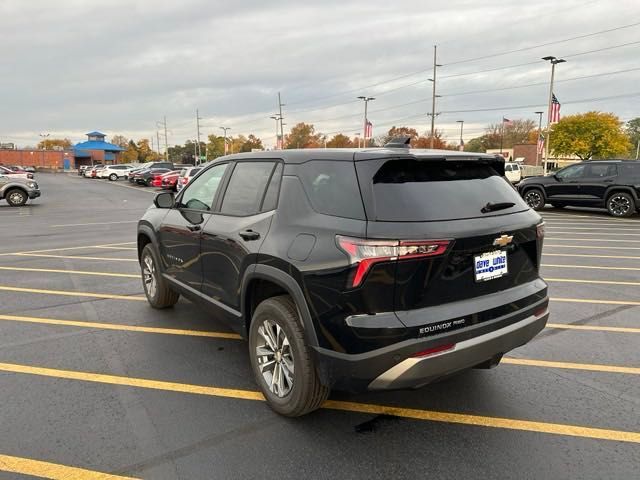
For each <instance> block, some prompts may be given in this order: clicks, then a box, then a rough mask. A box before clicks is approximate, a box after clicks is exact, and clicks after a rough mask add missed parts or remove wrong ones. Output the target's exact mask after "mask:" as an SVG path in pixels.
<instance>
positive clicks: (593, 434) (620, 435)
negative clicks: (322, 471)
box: [0, 363, 640, 443]
mask: <svg viewBox="0 0 640 480" xmlns="http://www.w3.org/2000/svg"><path fill="white" fill-rule="evenodd" d="M0 371H4V372H12V373H21V374H28V375H38V376H44V377H51V378H64V379H68V380H79V381H85V382H94V383H102V384H109V385H120V386H129V387H137V388H147V389H153V390H162V391H169V392H180V393H190V394H196V395H208V396H213V397H222V398H233V399H242V400H254V401H255V400H258V401H263V400H264V397H263V396H262V394H261V393H260V392H256V391H252V390H239V389H231V388H220V387H208V386H204V385H193V384H186V383H175V382H165V381H159V380H148V379H144V378H133V377H124V376H117V375H106V374H100V373H89V372H79V371H73V370H57V369H52V368H42V367H32V366H27V365H16V364H11V363H0ZM323 408H327V409H331V410H340V411H348V412H358V413H367V414H378V415H381V414H386V415H393V416H397V417H403V418H411V419H415V420H425V421H432V422H444V423H456V424H461V425H475V426H483V427H491V428H503V429H508V430H520V431H528V432H539V433H548V434H553V435H565V436H572V437H582V438H592V439H597V440H613V441H618V442H630V443H640V433H637V432H628V431H621V430H608V429H603V428H590V427H580V426H576V425H566V424H558V423H546V422H535V421H528V420H517V419H511V418H500V417H488V416H482V415H467V414H459V413H450V412H438V411H433V410H420V409H412V408H400V407H391V406H386V405H375V404H366V403H356V402H344V401H337V400H329V401H327V402H325V404H324V405H323Z"/></svg>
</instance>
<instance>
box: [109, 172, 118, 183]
mask: <svg viewBox="0 0 640 480" xmlns="http://www.w3.org/2000/svg"><path fill="white" fill-rule="evenodd" d="M109 180H111V181H112V182H115V181H116V180H118V175H116V174H115V173H112V174H111V175H109Z"/></svg>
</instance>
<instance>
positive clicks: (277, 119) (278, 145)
mask: <svg viewBox="0 0 640 480" xmlns="http://www.w3.org/2000/svg"><path fill="white" fill-rule="evenodd" d="M269 118H271V119H273V120H275V121H276V148H274V150H280V149H282V147H281V146H280V141H279V138H280V128H279V122H280V115H279V114H277V113H276V114H274V115H271V116H270V117H269Z"/></svg>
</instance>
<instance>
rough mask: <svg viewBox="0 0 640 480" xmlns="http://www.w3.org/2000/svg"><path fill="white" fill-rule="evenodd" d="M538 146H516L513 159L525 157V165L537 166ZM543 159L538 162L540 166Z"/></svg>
mask: <svg viewBox="0 0 640 480" xmlns="http://www.w3.org/2000/svg"><path fill="white" fill-rule="evenodd" d="M537 147H538V146H537V145H536V144H535V143H531V144H529V143H527V144H520V145H514V147H513V158H514V159H516V158H521V157H524V164H525V165H535V164H536V149H537ZM541 160H542V158H540V159H539V160H538V164H539V165H542V163H541Z"/></svg>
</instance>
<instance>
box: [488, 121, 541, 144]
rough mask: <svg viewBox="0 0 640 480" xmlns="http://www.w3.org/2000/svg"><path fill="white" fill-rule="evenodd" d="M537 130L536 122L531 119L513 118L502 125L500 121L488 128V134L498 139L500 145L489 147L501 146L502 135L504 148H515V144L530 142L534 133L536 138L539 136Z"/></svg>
mask: <svg viewBox="0 0 640 480" xmlns="http://www.w3.org/2000/svg"><path fill="white" fill-rule="evenodd" d="M537 131H538V129H537V125H536V122H534V121H533V120H530V119H527V120H521V119H516V120H511V121H510V122H508V123H507V122H504V123H503V124H502V125H501V124H499V123H494V124H491V125H489V126H488V127H487V129H486V135H489V136H490V137H491V139H497V140H498V145H497V146H495V147H487V148H499V147H500V137H502V148H513V146H514V145H518V144H521V143H529V142H530V136H531V135H532V134H533V135H536V137H535V138H537ZM533 143H535V141H534V142H533Z"/></svg>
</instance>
